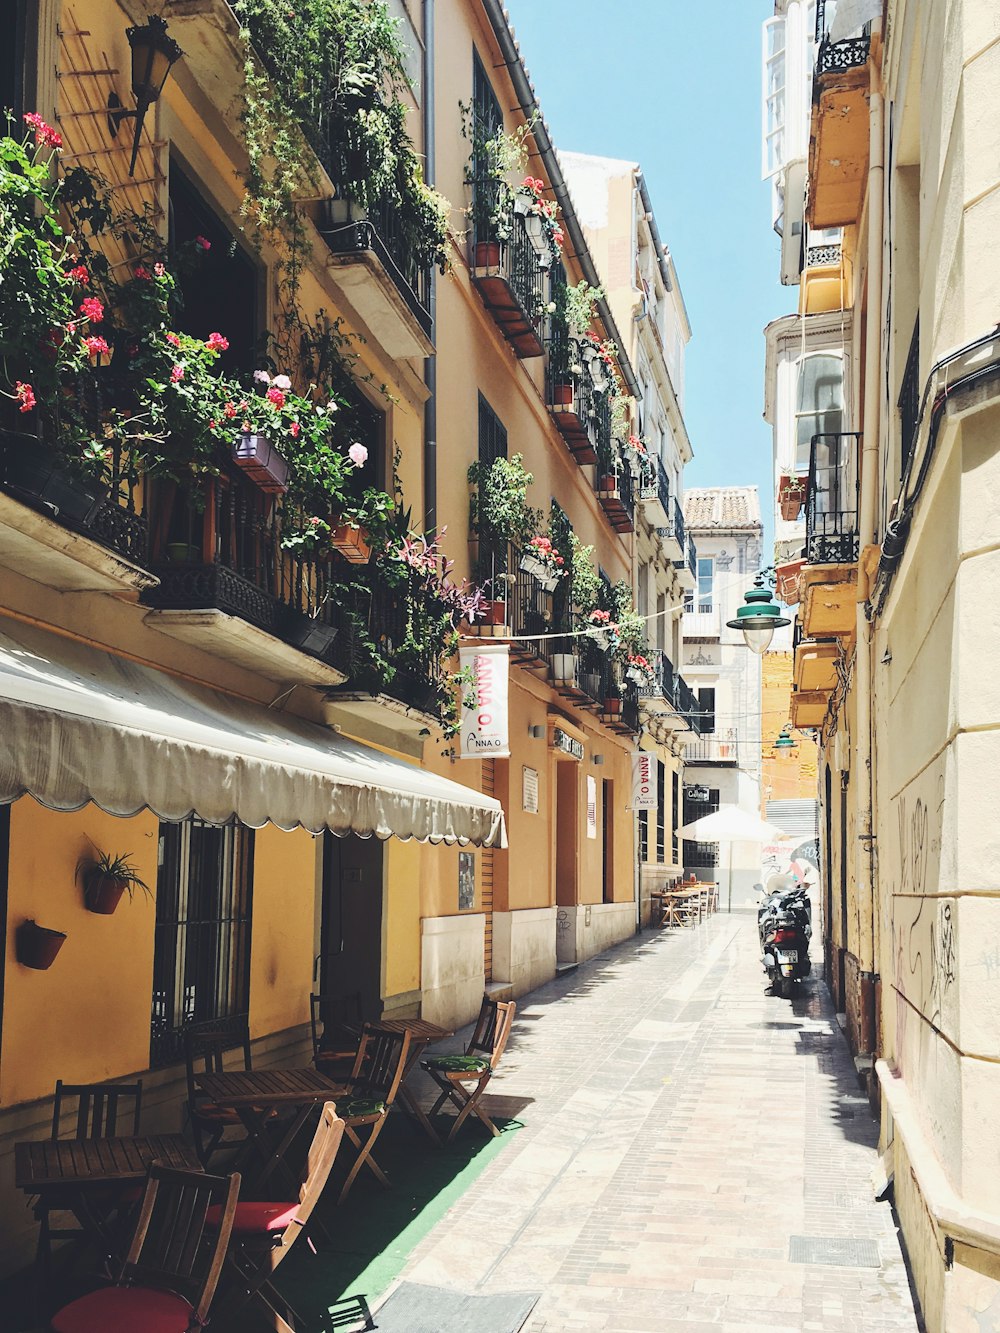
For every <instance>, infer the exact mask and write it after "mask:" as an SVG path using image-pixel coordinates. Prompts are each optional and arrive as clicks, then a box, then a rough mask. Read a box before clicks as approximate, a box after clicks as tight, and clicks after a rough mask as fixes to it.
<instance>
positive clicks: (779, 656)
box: [760, 652, 818, 814]
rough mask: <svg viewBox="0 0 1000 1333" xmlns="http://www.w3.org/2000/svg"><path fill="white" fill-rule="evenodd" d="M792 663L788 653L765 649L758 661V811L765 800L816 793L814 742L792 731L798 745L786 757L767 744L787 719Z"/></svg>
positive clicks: (809, 796) (813, 797)
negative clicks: (759, 785)
mask: <svg viewBox="0 0 1000 1333" xmlns="http://www.w3.org/2000/svg"><path fill="white" fill-rule="evenodd" d="M793 665H794V662H793V657H792V654H791V653H778V652H774V653H765V654H764V657H763V659H762V661H761V701H762V703H761V733H760V734H761V744H762V746H763V751H762V760H763V762H762V765H761V814H766V809H767V802H768V801H795V800H810V801H812V800H816V798H817V795H818V792H817V750H816V743H815V742H814V741H812V740H810V739H809V738H808V737H807V736H805V735H804V734H803V733H802V732H795V733H794V735H793V739H794V740H795V741H796V742H797V745H798V748H797V749H796V750H794V751H793V752H792V754H791V755H789V756H787V757H778V755H776V754H775V752H774V750H773V749H772V748H771V745H770V744H769V742H773V741H774V740H775V739H776V738H777V736H778V734H779V733H780V731H781V729H782V727H784V726H785V725H786V723H787V722H788V721H789V717H790V713H789V710H790V707H791V698H792V668H793Z"/></svg>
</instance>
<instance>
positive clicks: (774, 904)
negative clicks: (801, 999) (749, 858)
mask: <svg viewBox="0 0 1000 1333" xmlns="http://www.w3.org/2000/svg"><path fill="white" fill-rule="evenodd" d="M776 881H778V882H776ZM785 881H789V882H790V885H791V887H789V884H788V883H786V882H785ZM757 931H758V934H759V936H760V952H761V961H762V963H763V965H764V971H765V972H766V973H767V977H768V981H769V982H770V985H771V994H772V995H785V996H791V995H792V994H794V992H795V988H796V986H797V984H798V983H799V982H800V981H801V980H802V978H803V977H807V976H808V975H809V973H810V972H811V971H812V964H811V963H810V961H809V941H810V939H811V938H812V903H811V902H810V900H809V892H808V890H807V888H806V887H805V885H803V884H798V883H797V882H796V881H794V880H793V879H792V878H791V876H787V875H775V876H773V878H772V879H771V880H769V881H768V888H767V891H766V896H765V898H764V901H763V902H762V903H761V905H760V908H759V909H758V912H757Z"/></svg>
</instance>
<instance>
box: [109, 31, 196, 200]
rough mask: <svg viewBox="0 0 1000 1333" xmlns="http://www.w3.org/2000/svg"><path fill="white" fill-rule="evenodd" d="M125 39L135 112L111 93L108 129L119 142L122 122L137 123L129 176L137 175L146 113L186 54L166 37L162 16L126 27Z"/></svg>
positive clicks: (115, 94) (171, 39) (116, 95)
mask: <svg viewBox="0 0 1000 1333" xmlns="http://www.w3.org/2000/svg"><path fill="white" fill-rule="evenodd" d="M125 36H126V37H127V38H128V44H129V46H130V47H131V49H132V95H133V96H134V97H135V110H134V111H126V110H125V108H124V107H123V106H122V104H121V99H120V98H119V97H118V94H117V93H115V92H111V93H109V94H108V130H109V131H110V133H111V137H112V139H117V137H118V131H119V129H120V128H121V123H122V121H123V120H134V121H135V134H134V137H133V139H132V160H131V161H130V162H129V164H128V174H129V175H130V176H134V175H135V159H136V158H137V157H138V155H139V141H140V139H141V138H142V124H143V121H144V120H145V119H146V112H147V111H148V110H149V108H150V107H151V106H152V105H153V103H154V102H156V101H158V100H159V96H160V93H161V92H162V91H163V85H164V84H165V83H166V81H167V75H168V74H169V73H170V67H171V65H173V64H174V62H175V61H177V60H179V59H180V58H181V56H182V55H183V54H184V52H183V51H182V50H181V48H180V47H179V46H178V45H177V43H176V42H175V41H174V39H173V38H172V37H168V36H167V25H166V21H165V20H164V19H162V18H161V17H160V15H159V14H152V15H151V16H150V17H149V18H147V20H146V22H145V23H144V24H143V26H142V27H141V28H126V29H125Z"/></svg>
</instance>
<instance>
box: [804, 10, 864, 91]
mask: <svg viewBox="0 0 1000 1333" xmlns="http://www.w3.org/2000/svg"><path fill="white" fill-rule="evenodd" d="M816 42H817V44H818V46H819V51H818V52H817V54H816V74H817V76H818V75H822V74H831V73H842V72H843V71H844V70H848V69H855V68H857V66H859V65H864V64H865V63H866V62H867V60H868V53H869V50H870V48H871V24H870V23H866V24H865V26H864V29H863V31H862V34H861V36H859V37H849V38H847V39H846V40H844V41H839V42H831V41H830V30H829V25H828V24H827V18H826V0H816Z"/></svg>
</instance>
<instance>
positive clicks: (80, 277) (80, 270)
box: [67, 264, 90, 287]
mask: <svg viewBox="0 0 1000 1333" xmlns="http://www.w3.org/2000/svg"><path fill="white" fill-rule="evenodd" d="M67 277H70V278H72V279H73V281H74V282H78V283H79V284H80V286H81V287H86V286H87V284H88V283H89V282H90V274H89V273H88V272H87V270H86V268H85V266H84V265H83V264H77V266H76V268H71V269H70V271H69V273H68V274H67Z"/></svg>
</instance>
